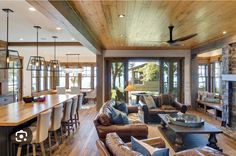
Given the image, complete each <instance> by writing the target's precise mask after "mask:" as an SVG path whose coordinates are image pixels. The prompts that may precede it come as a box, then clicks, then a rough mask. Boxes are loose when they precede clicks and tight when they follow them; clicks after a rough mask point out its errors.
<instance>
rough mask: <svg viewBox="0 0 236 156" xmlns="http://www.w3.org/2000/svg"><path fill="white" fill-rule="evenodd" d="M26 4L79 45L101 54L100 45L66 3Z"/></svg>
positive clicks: (30, 1)
mask: <svg viewBox="0 0 236 156" xmlns="http://www.w3.org/2000/svg"><path fill="white" fill-rule="evenodd" d="M27 2H28V3H29V4H30V5H32V6H33V7H34V8H36V9H37V10H38V11H40V12H41V13H42V14H44V15H45V16H46V17H47V18H48V19H49V20H51V21H52V22H54V23H55V24H56V25H58V26H60V27H61V28H62V29H63V30H65V31H67V32H68V33H70V34H71V35H73V36H74V38H75V39H77V40H78V41H79V42H80V43H81V44H83V45H84V46H85V47H87V48H88V49H89V50H91V51H92V52H94V53H95V54H98V55H100V54H101V44H100V43H98V40H97V39H96V37H95V35H94V34H93V33H92V32H91V31H90V29H89V27H88V26H87V25H86V24H85V22H84V21H83V20H82V18H81V17H80V16H79V15H78V14H77V13H76V12H75V11H74V10H73V9H72V7H71V6H70V4H69V2H67V1H52V0H50V1H36V0H27Z"/></svg>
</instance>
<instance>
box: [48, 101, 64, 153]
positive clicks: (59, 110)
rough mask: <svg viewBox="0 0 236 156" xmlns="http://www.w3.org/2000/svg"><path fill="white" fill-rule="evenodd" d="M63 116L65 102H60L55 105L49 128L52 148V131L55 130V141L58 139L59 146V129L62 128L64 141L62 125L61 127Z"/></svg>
mask: <svg viewBox="0 0 236 156" xmlns="http://www.w3.org/2000/svg"><path fill="white" fill-rule="evenodd" d="M62 117H63V104H59V105H57V106H55V107H53V109H52V117H51V119H52V122H51V126H50V128H49V141H50V142H49V148H51V135H50V132H53V134H54V138H55V141H56V145H55V146H57V147H58V145H59V143H58V139H57V138H58V136H57V131H58V130H59V129H60V130H61V142H62V141H63V140H62V135H63V133H62V127H61V120H62ZM49 150H50V149H49ZM50 153H51V150H50Z"/></svg>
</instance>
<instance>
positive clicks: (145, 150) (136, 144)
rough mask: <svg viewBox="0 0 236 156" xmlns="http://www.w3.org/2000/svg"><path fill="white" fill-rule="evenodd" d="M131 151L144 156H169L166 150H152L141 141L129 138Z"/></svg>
mask: <svg viewBox="0 0 236 156" xmlns="http://www.w3.org/2000/svg"><path fill="white" fill-rule="evenodd" d="M131 146H132V150H134V151H137V152H139V153H141V154H142V155H144V156H169V149H168V148H154V147H152V146H150V145H148V144H146V143H144V142H142V141H139V140H137V139H135V138H134V137H131Z"/></svg>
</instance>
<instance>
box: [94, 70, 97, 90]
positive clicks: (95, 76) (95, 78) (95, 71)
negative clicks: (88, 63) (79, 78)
mask: <svg viewBox="0 0 236 156" xmlns="http://www.w3.org/2000/svg"><path fill="white" fill-rule="evenodd" d="M93 76H94V88H96V87H97V67H94V75H93Z"/></svg>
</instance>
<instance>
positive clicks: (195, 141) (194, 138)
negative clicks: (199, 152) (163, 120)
mask: <svg viewBox="0 0 236 156" xmlns="http://www.w3.org/2000/svg"><path fill="white" fill-rule="evenodd" d="M158 129H159V131H160V133H161V134H162V135H163V136H164V137H165V139H166V140H167V141H168V143H169V144H170V146H171V147H172V148H173V149H174V151H175V152H179V151H183V150H186V149H191V148H195V147H201V146H206V144H207V143H208V140H207V138H206V137H204V135H202V134H186V135H184V136H183V145H182V146H181V147H176V146H175V138H176V134H175V132H174V131H172V130H171V129H169V128H167V129H163V128H162V127H161V126H158Z"/></svg>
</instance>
